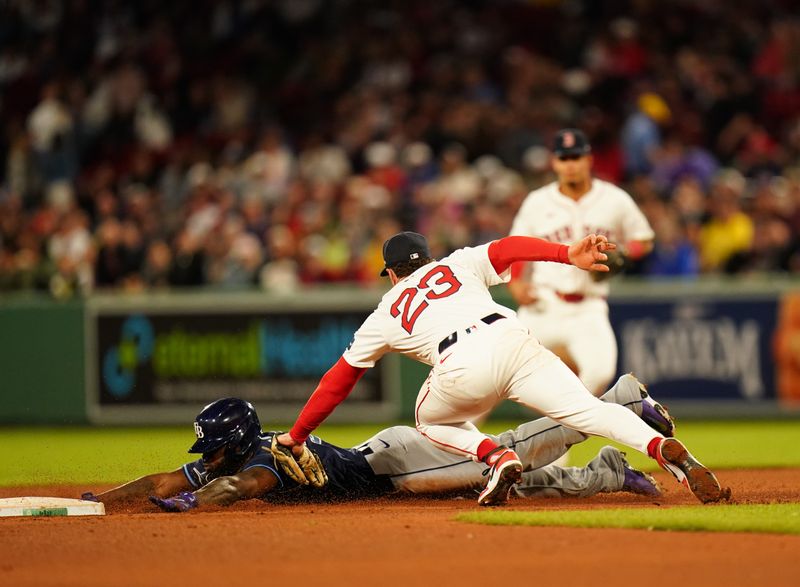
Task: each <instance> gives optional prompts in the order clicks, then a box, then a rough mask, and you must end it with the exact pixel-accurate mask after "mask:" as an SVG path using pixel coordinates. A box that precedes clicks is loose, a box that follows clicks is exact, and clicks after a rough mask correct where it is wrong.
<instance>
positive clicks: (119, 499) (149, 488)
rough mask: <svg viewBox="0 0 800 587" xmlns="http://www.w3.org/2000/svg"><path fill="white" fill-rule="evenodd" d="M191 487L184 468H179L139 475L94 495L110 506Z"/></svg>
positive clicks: (161, 495)
mask: <svg viewBox="0 0 800 587" xmlns="http://www.w3.org/2000/svg"><path fill="white" fill-rule="evenodd" d="M191 487H192V486H191V484H190V483H189V481H188V480H187V479H186V475H184V474H183V470H182V469H177V470H175V471H172V472H170V473H154V474H152V475H145V476H144V477H139V478H138V479H134V480H133V481H130V482H128V483H125V484H124V485H120V486H119V487H115V488H114V489H109V490H108V491H105V492H103V493H100V494H98V495H96V496H94V497H95V498H96V499H97V500H98V501H101V502H103V503H104V504H105V505H107V506H108V505H114V504H119V503H123V502H131V501H135V500H137V499H145V498H147V497H148V496H150V495H157V496H159V497H167V496H170V495H175V494H176V493H179V492H181V491H186V490H188V489H191Z"/></svg>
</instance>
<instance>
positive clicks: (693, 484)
mask: <svg viewBox="0 0 800 587" xmlns="http://www.w3.org/2000/svg"><path fill="white" fill-rule="evenodd" d="M656 461H657V462H658V464H659V465H660V466H661V467H662V468H663V469H665V470H666V471H669V472H670V473H672V475H673V476H674V477H675V479H677V480H678V483H680V484H681V485H684V486H685V487H686V488H687V489H689V490H690V491H691V492H692V493H694V495H695V497H696V498H697V499H699V500H700V501H701V502H703V503H711V502H715V501H720V500H723V499H730V497H731V490H730V488H729V487H726V488H725V489H722V488H721V487H720V484H719V481H717V477H716V476H715V475H714V473H712V472H711V471H710V470H709V469H707V468H706V467H704V466H703V465H702V464H701V463H700V462H699V461H698V460H697V459H695V458H694V457H693V456H692V455H691V453H690V452H689V451H688V450H687V449H686V447H685V446H683V443H682V442H681V441H679V440H677V439H675V438H665V439H664V440H662V441H661V443H660V444H659V445H658V450H657V451H656Z"/></svg>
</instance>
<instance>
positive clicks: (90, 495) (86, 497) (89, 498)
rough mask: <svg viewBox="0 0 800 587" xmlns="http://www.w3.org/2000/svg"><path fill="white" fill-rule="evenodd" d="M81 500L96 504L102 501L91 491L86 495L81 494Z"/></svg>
mask: <svg viewBox="0 0 800 587" xmlns="http://www.w3.org/2000/svg"><path fill="white" fill-rule="evenodd" d="M81 499H82V500H83V501H96V502H99V501H100V499H99V498H98V497H97V496H96V495H95V494H94V493H92V492H91V491H87V492H86V493H81Z"/></svg>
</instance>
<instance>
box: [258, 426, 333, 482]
mask: <svg viewBox="0 0 800 587" xmlns="http://www.w3.org/2000/svg"><path fill="white" fill-rule="evenodd" d="M269 450H270V452H271V453H272V456H273V458H274V459H275V462H276V463H277V464H278V466H279V467H280V468H281V469H282V470H283V472H284V473H286V475H288V477H289V478H290V479H291V480H292V481H294V482H295V483H299V484H300V485H311V486H312V487H324V486H325V484H326V483H328V474H327V473H326V472H325V467H323V466H322V461H320V460H319V457H318V456H317V455H315V454H314V453H313V452H311V451H310V450H308V447H307V446H306V445H305V444H304V445H303V454H301V455H300V456H299V457H295V456H294V455H293V454H292V449H291V448H289V447H288V446H283V445H282V444H280V443H279V442H278V435H277V434H276V435H274V436H273V437H272V444H271V445H270V449H269Z"/></svg>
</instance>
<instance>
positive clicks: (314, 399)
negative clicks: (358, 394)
mask: <svg viewBox="0 0 800 587" xmlns="http://www.w3.org/2000/svg"><path fill="white" fill-rule="evenodd" d="M365 372H366V369H365V368H363V367H353V366H352V365H351V364H350V363H348V362H347V361H345V360H344V357H340V358H339V360H338V361H337V362H336V364H335V365H334V366H333V367H331V368H330V369H328V372H327V373H325V375H323V376H322V379H320V381H319V385H317V389H315V390H314V393H313V394H311V397H310V398H308V401H307V402H306V405H305V406H304V407H303V410H302V411H301V412H300V415H299V416H298V417H297V421H296V422H295V423H294V426H292V429H291V430H290V431H289V435H290V436H291V437H292V438H293V439H294V441H295V442H297V443H298V444H300V443H303V442H305V441H306V439H307V438H308V435H309V434H311V433H312V432H313V431H314V430H316V428H317V427H318V426H319V425H320V424H322V422H324V421H325V418H327V417H328V416H329V415H330V413H331V412H332V411H333V410H334V409H336V406H338V405H339V404H340V403H342V401H344V398H346V397H347V396H348V395H349V394H350V392H351V391H352V390H353V387H355V385H356V383H358V380H359V379H361V376H362V375H364V373H365Z"/></svg>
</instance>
